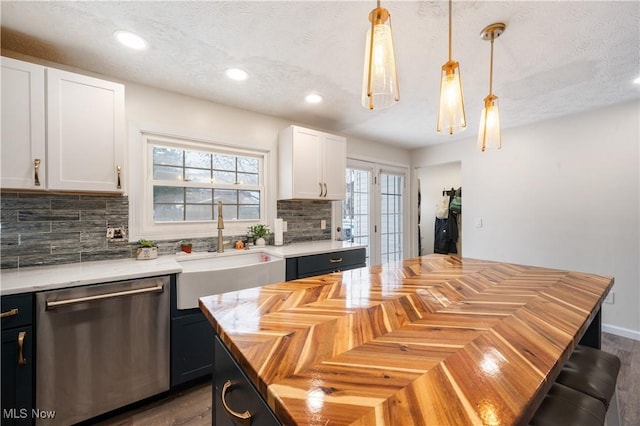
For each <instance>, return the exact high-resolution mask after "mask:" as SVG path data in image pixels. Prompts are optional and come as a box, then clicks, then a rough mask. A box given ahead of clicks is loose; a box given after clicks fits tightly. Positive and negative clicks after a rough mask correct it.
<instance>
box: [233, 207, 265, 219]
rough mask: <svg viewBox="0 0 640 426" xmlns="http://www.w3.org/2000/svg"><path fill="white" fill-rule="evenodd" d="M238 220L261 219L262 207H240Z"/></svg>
mask: <svg viewBox="0 0 640 426" xmlns="http://www.w3.org/2000/svg"><path fill="white" fill-rule="evenodd" d="M238 216H239V217H238V219H260V206H240V207H239V208H238Z"/></svg>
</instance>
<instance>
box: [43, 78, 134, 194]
mask: <svg viewBox="0 0 640 426" xmlns="http://www.w3.org/2000/svg"><path fill="white" fill-rule="evenodd" d="M47 138H48V139H47V149H48V157H49V189H57V190H68V191H107V192H109V191H112V192H121V191H122V178H123V176H122V174H123V169H122V167H123V161H124V86H122V85H121V84H117V83H113V82H110V81H104V80H99V79H96V78H92V77H87V76H84V75H78V74H74V73H70V72H66V71H60V70H56V69H51V68H49V69H47Z"/></svg>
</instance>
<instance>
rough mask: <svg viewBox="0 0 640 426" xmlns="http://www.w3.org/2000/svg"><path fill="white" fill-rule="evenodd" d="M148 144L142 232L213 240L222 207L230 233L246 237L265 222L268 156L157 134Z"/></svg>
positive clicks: (145, 138) (148, 137) (147, 140)
mask: <svg viewBox="0 0 640 426" xmlns="http://www.w3.org/2000/svg"><path fill="white" fill-rule="evenodd" d="M143 140H144V147H145V154H146V179H145V182H144V190H145V197H144V198H145V200H146V201H145V203H144V204H145V205H144V208H143V215H144V218H143V220H142V225H143V226H142V229H141V232H143V233H145V234H147V235H150V236H156V237H172V236H173V237H175V238H179V237H181V236H187V235H188V236H189V237H196V236H204V235H213V233H212V231H211V230H212V229H214V228H215V225H213V224H214V223H215V221H217V219H218V203H219V202H222V215H223V217H224V222H225V229H227V228H229V229H232V230H233V229H234V228H235V229H236V230H237V231H238V232H243V231H244V230H246V227H247V226H248V225H250V224H254V223H258V222H263V221H264V219H265V214H264V199H265V195H264V164H265V155H266V154H265V153H264V152H258V151H250V150H243V149H234V148H229V147H225V146H219V145H210V144H203V143H198V142H195V141H189V140H183V139H176V138H167V137H159V136H153V135H144V136H143ZM207 224H211V226H208V227H207V226H206V225H207ZM205 227H206V228H205ZM205 229H206V231H205ZM172 234H173V235H172Z"/></svg>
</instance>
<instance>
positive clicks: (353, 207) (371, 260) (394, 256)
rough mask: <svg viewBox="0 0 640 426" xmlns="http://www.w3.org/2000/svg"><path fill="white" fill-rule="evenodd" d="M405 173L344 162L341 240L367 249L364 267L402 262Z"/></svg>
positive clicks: (388, 168) (404, 219) (405, 198)
mask: <svg viewBox="0 0 640 426" xmlns="http://www.w3.org/2000/svg"><path fill="white" fill-rule="evenodd" d="M406 174H407V172H406V169H402V168H398V167H392V166H385V165H381V164H377V163H370V162H366V161H358V160H348V161H347V172H346V188H347V189H346V196H345V199H344V201H343V202H342V209H341V211H342V214H341V223H342V239H343V240H345V241H352V242H355V243H360V244H365V245H367V265H377V264H380V263H388V262H391V261H395V260H401V259H403V258H404V253H405V252H406V240H407V239H406V238H405V232H406V225H407V223H408V220H407V218H406V217H405V214H406V212H407V203H408V197H407V196H406V194H407V191H406V182H407V178H406Z"/></svg>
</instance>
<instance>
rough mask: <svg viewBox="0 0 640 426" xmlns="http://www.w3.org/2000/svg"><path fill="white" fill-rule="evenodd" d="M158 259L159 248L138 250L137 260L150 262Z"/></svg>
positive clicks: (141, 248) (140, 248)
mask: <svg viewBox="0 0 640 426" xmlns="http://www.w3.org/2000/svg"><path fill="white" fill-rule="evenodd" d="M157 257H158V247H138V248H137V249H136V260H149V259H155V258H157Z"/></svg>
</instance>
